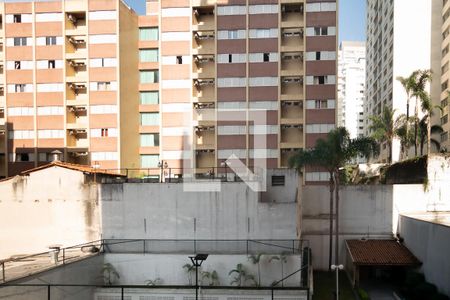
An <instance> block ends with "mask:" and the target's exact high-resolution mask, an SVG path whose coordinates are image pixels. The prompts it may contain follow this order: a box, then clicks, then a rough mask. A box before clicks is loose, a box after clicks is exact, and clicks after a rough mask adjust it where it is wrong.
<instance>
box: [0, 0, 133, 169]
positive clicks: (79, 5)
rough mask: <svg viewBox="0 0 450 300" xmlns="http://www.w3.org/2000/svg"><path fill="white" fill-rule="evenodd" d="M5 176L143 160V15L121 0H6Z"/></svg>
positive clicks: (2, 26) (1, 11) (0, 10)
mask: <svg viewBox="0 0 450 300" xmlns="http://www.w3.org/2000/svg"><path fill="white" fill-rule="evenodd" d="M0 18H1V19H0V20H1V21H0V40H1V42H2V47H1V48H0V63H1V67H2V69H1V75H0V86H1V87H0V88H1V91H0V99H1V101H0V105H1V115H0V116H1V118H2V123H3V124H5V125H4V130H3V131H2V132H3V135H2V138H1V143H0V146H1V147H2V150H1V153H2V154H3V155H4V162H3V164H1V165H0V167H1V170H0V175H1V176H11V175H15V174H17V173H19V172H20V171H23V170H25V169H30V168H33V167H36V166H39V165H42V164H46V163H47V162H48V161H49V160H51V158H50V153H51V152H52V151H54V150H59V151H61V152H62V158H63V159H64V160H65V161H68V162H72V163H77V164H87V165H94V164H95V165H98V166H99V167H100V168H119V167H121V166H126V167H138V166H139V161H138V147H139V140H138V139H139V136H138V126H139V124H138V120H137V118H136V117H135V116H136V115H137V114H138V102H137V101H135V99H137V98H138V97H139V94H138V71H137V70H138V31H137V28H138V16H137V15H136V14H135V13H134V12H133V11H132V10H131V9H130V8H129V7H128V6H126V4H125V3H124V2H122V1H119V0H110V1H103V0H99V1H88V0H70V1H44V2H41V1H39V2H38V1H35V2H33V1H31V2H30V1H24V2H6V3H1V4H0Z"/></svg>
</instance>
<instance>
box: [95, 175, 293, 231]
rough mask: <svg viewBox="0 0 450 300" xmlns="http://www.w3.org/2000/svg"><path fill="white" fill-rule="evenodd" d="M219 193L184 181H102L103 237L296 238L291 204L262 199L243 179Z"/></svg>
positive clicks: (227, 185) (227, 184) (224, 185)
mask: <svg viewBox="0 0 450 300" xmlns="http://www.w3.org/2000/svg"><path fill="white" fill-rule="evenodd" d="M222 191H223V192H184V191H183V185H182V184H178V183H173V184H170V183H166V184H139V183H137V184H134V183H125V184H123V185H122V184H104V185H102V186H101V189H100V199H101V206H102V228H103V238H107V239H108V238H116V239H117V238H125V239H132V238H135V239H144V238H145V239H295V238H296V221H295V220H296V203H295V202H290V203H285V202H281V203H278V202H276V203H270V202H269V203H265V202H261V201H260V194H258V193H255V192H253V191H252V190H251V189H249V188H248V187H247V186H246V185H245V183H222Z"/></svg>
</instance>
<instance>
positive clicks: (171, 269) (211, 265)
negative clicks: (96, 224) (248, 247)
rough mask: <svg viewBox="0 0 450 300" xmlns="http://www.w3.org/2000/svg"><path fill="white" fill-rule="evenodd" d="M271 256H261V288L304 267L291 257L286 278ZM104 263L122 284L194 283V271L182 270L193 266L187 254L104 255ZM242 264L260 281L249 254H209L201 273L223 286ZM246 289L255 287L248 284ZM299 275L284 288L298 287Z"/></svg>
mask: <svg viewBox="0 0 450 300" xmlns="http://www.w3.org/2000/svg"><path fill="white" fill-rule="evenodd" d="M270 258H271V255H267V256H262V259H261V264H260V266H261V273H260V275H261V285H262V286H270V285H271V284H272V282H274V281H278V280H280V279H281V278H283V277H285V276H287V275H288V274H291V273H293V272H295V271H297V270H298V269H300V266H301V259H300V255H288V256H287V262H286V263H284V264H283V277H282V275H281V263H280V261H279V260H272V262H270V261H269V260H270ZM105 263H110V264H112V265H113V266H114V267H115V268H116V270H117V272H118V273H119V274H120V279H119V282H118V283H120V284H124V285H127V284H146V281H147V280H155V279H156V278H160V279H162V284H167V285H188V284H195V272H193V273H192V274H191V275H190V276H189V275H188V273H187V272H186V271H185V270H184V269H183V266H184V265H185V264H191V261H190V260H189V258H188V255H187V254H186V255H167V254H161V255H157V254H156V255H154V254H151V255H148V254H105ZM239 263H242V264H243V265H244V269H245V270H246V271H247V274H252V275H254V276H255V279H256V280H258V275H257V274H258V267H257V265H254V264H252V263H251V261H249V260H248V258H247V256H246V255H210V256H209V257H208V258H207V260H206V261H204V262H203V264H202V267H201V270H200V271H199V279H201V277H200V275H201V271H208V272H213V271H216V272H217V273H218V275H219V281H220V285H225V286H226V285H230V282H231V281H232V280H233V279H232V277H233V276H229V275H228V273H229V272H230V271H231V270H232V269H235V268H236V265H237V264H239ZM203 284H205V285H208V284H209V281H207V280H206V279H205V280H204V282H203ZM245 285H246V286H252V284H251V282H247V284H245ZM299 285H300V272H299V273H297V274H296V275H294V276H292V277H291V278H289V279H287V280H286V282H285V283H284V286H299Z"/></svg>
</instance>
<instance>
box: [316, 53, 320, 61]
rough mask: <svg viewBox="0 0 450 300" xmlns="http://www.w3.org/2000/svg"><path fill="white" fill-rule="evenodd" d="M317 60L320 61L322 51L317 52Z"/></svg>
mask: <svg viewBox="0 0 450 300" xmlns="http://www.w3.org/2000/svg"><path fill="white" fill-rule="evenodd" d="M316 60H320V51H319V52H316Z"/></svg>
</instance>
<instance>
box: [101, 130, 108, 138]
mask: <svg viewBox="0 0 450 300" xmlns="http://www.w3.org/2000/svg"><path fill="white" fill-rule="evenodd" d="M107 136H108V128H102V137H107Z"/></svg>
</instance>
